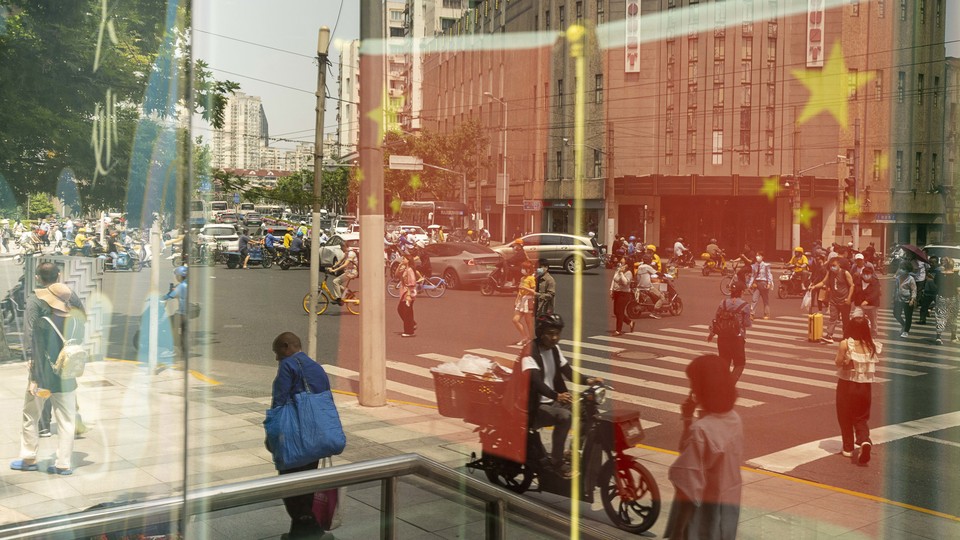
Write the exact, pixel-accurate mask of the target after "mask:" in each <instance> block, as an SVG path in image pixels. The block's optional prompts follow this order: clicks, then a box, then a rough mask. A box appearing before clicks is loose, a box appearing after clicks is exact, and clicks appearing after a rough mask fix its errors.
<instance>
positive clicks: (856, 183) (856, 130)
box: [847, 118, 860, 251]
mask: <svg viewBox="0 0 960 540" xmlns="http://www.w3.org/2000/svg"><path fill="white" fill-rule="evenodd" d="M859 165H860V119H859V118H857V121H856V124H854V127H853V162H852V163H848V164H847V166H848V167H847V168H848V170H849V171H850V174H851V175H853V200H854V202H855V203H856V204H857V208H858V209H859V208H860V206H859V205H860V178H859V177H860V168H859ZM853 219H855V221H853V222H852V224H851V225H850V234H851V235H852V236H853V238H852V240H853V249H855V250H857V251H859V250H860V217H859V215H856V216H853Z"/></svg>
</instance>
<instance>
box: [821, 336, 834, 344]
mask: <svg viewBox="0 0 960 540" xmlns="http://www.w3.org/2000/svg"><path fill="white" fill-rule="evenodd" d="M820 343H826V344H827V345H833V338H832V337H822V338H820Z"/></svg>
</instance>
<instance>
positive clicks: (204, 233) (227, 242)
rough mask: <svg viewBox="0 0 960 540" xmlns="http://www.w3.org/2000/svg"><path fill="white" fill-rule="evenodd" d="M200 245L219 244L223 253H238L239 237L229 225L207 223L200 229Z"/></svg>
mask: <svg viewBox="0 0 960 540" xmlns="http://www.w3.org/2000/svg"><path fill="white" fill-rule="evenodd" d="M199 240H200V242H201V243H204V244H207V243H212V242H220V243H222V244H223V249H224V251H240V235H238V234H237V228H236V227H235V226H233V225H232V224H230V223H208V224H206V225H204V226H203V228H202V229H200V238H199Z"/></svg>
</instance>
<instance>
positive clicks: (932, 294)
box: [917, 257, 943, 324]
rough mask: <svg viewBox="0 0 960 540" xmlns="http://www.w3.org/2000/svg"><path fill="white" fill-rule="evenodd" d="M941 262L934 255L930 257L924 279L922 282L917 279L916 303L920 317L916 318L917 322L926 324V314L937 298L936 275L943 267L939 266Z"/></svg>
mask: <svg viewBox="0 0 960 540" xmlns="http://www.w3.org/2000/svg"><path fill="white" fill-rule="evenodd" d="M940 265H941V263H940V261H939V259H937V258H936V257H931V258H930V265H929V268H928V269H927V275H926V279H924V280H923V281H922V282H921V281H920V280H919V279H918V280H917V295H918V296H919V298H918V302H917V303H918V304H919V305H920V317H919V320H917V324H927V316H928V315H929V314H930V308H931V307H933V308H934V309H936V307H935V306H934V301H935V300H936V299H937V294H938V291H937V281H936V280H937V275H938V274H940V273H941V272H942V271H943V269H942V268H941V266H940Z"/></svg>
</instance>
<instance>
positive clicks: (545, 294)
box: [536, 259, 557, 317]
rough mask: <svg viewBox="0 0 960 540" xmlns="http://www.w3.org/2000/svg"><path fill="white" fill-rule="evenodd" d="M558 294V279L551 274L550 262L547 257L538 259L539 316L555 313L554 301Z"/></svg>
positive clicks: (537, 310)
mask: <svg viewBox="0 0 960 540" xmlns="http://www.w3.org/2000/svg"><path fill="white" fill-rule="evenodd" d="M556 296H557V280H555V279H554V278H553V275H551V274H550V264H549V263H548V262H547V260H546V259H540V260H539V261H537V309H536V312H537V317H540V316H541V315H550V314H551V313H553V303H554V300H555V299H556Z"/></svg>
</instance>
